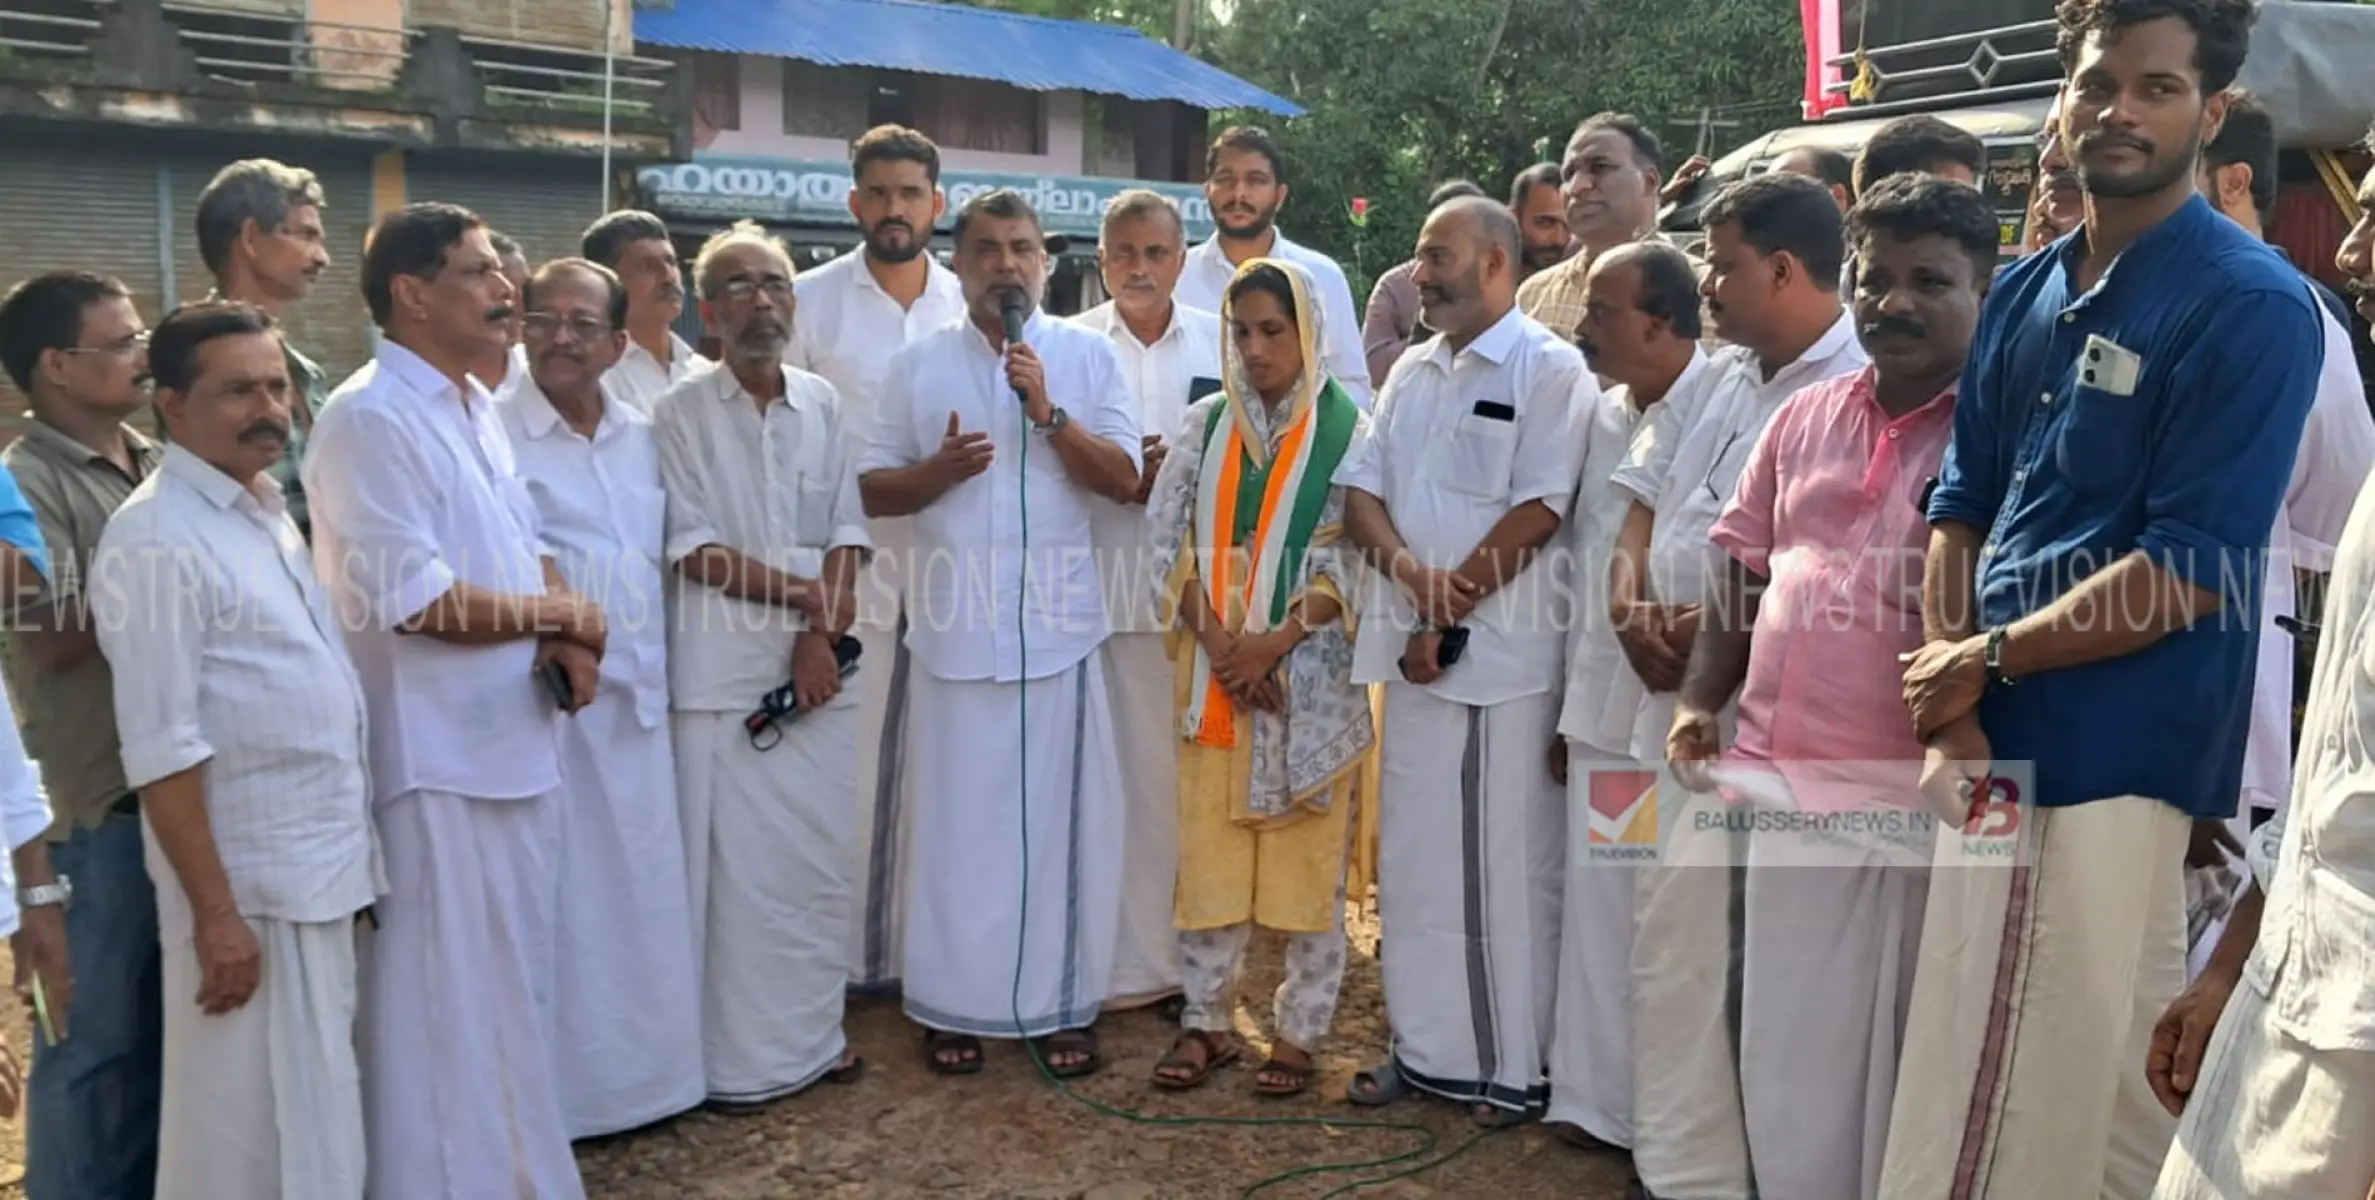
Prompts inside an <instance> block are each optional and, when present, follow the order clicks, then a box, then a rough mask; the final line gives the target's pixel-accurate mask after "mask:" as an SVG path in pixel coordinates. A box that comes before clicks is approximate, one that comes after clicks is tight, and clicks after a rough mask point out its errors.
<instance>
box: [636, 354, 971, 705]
mask: <svg viewBox="0 0 2375 1200" xmlns="http://www.w3.org/2000/svg"><path fill="white" fill-rule="evenodd" d="M782 370H783V394H782V395H781V396H778V397H776V398H774V399H772V400H770V401H768V402H767V406H766V410H765V412H764V413H762V412H761V411H760V408H759V404H758V401H757V400H755V399H753V398H752V396H751V394H750V393H749V392H748V391H746V390H744V389H743V386H742V383H741V381H740V380H738V379H736V378H735V377H734V372H732V371H730V370H727V369H726V368H725V367H724V366H720V367H718V368H717V369H716V370H712V371H704V372H702V373H701V374H699V375H695V376H693V377H692V378H691V379H688V380H686V381H685V382H683V383H680V384H678V385H677V386H676V387H675V388H674V389H673V390H671V391H670V392H669V393H668V394H667V395H666V396H663V397H661V398H660V404H659V408H658V409H657V410H656V411H655V412H654V413H653V414H652V430H653V432H654V434H656V435H657V440H658V442H659V456H660V480H661V483H662V485H663V486H664V487H665V488H666V490H667V493H668V523H667V530H668V535H667V542H666V547H665V552H666V556H667V560H668V565H669V566H670V567H671V568H673V567H674V566H675V565H676V564H677V563H679V562H682V561H683V560H684V559H685V557H686V556H687V555H690V554H691V553H692V552H694V551H695V550H698V549H700V548H701V547H703V546H709V545H717V546H724V547H725V548H727V549H729V550H735V551H739V552H741V553H742V554H745V555H748V556H749V557H751V558H755V559H757V560H759V561H760V562H762V563H765V564H766V565H767V566H769V567H772V568H774V569H775V570H778V571H784V572H788V573H790V574H793V575H799V576H802V577H805V578H809V579H815V578H818V577H819V576H821V575H823V574H824V570H825V554H826V553H827V552H828V551H831V550H837V549H840V548H841V547H844V546H855V547H858V548H860V549H869V548H871V546H872V543H871V542H869V541H868V540H867V538H866V516H865V514H866V509H865V505H864V503H863V502H862V501H861V500H860V499H859V498H858V474H857V455H858V446H859V442H858V437H859V432H860V431H858V430H856V429H852V428H850V426H849V415H848V413H847V412H845V411H844V410H843V408H842V404H841V397H840V395H839V394H838V393H837V392H835V391H834V389H833V385H832V384H829V383H826V382H825V381H824V380H823V379H820V378H818V377H817V376H815V375H811V374H809V373H808V372H806V371H803V370H800V369H798V368H796V367H788V366H787V367H784V368H783V369H782ZM934 445H935V448H937V445H938V443H934ZM667 590H668V610H669V625H670V628H672V629H673V630H675V643H674V645H673V646H672V647H671V648H670V652H669V656H668V675H669V684H670V692H671V694H672V695H673V697H674V700H675V706H676V707H677V708H679V709H681V710H684V711H687V712H731V713H747V712H750V711H751V710H753V709H755V708H757V707H758V704H759V698H760V697H761V696H764V695H766V694H767V693H768V692H771V691H773V690H775V689H776V688H779V687H782V686H783V685H784V682H785V681H786V680H788V679H790V678H791V670H792V643H793V641H794V640H795V639H796V638H797V637H798V636H799V634H800V632H801V631H802V630H804V629H806V628H808V618H807V617H805V616H803V615H801V614H800V613H798V612H796V611H793V610H791V609H788V608H778V607H776V606H774V605H769V604H757V603H753V602H751V601H748V600H738V599H736V598H734V597H732V596H729V595H727V594H726V593H725V592H724V591H723V590H721V589H718V588H713V587H709V586H707V585H705V584H701V583H696V582H694V581H693V580H690V579H687V578H685V577H684V576H683V575H682V574H679V573H678V572H676V571H674V570H670V571H669V572H668V589H667ZM873 669H875V670H883V671H887V670H889V669H890V664H888V663H877V664H873Z"/></svg>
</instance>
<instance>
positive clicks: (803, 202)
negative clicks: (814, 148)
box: [636, 155, 1212, 242]
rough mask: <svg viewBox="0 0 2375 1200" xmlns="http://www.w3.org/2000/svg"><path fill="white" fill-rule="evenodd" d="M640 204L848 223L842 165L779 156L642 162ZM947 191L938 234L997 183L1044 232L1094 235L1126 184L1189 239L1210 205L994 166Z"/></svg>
mask: <svg viewBox="0 0 2375 1200" xmlns="http://www.w3.org/2000/svg"><path fill="white" fill-rule="evenodd" d="M636 183H637V184H638V185H639V187H640V189H641V191H642V193H643V199H644V203H645V204H647V205H649V206H650V207H651V209H652V211H654V212H656V213H658V214H660V215H661V216H663V217H669V218H680V219H688V220H713V221H732V220H740V219H742V218H745V217H748V218H752V219H755V220H759V221H766V222H772V223H776V224H800V225H842V226H850V225H854V224H855V222H853V221H852V220H851V219H850V215H849V191H850V177H849V164H848V163H846V162H838V161H819V160H811V159H785V158H739V157H726V156H715V155H696V156H695V157H694V159H693V161H691V162H684V163H667V164H662V165H659V166H650V167H645V168H643V169H642V170H640V171H638V172H636ZM940 186H941V188H942V190H944V191H946V192H947V193H948V212H947V214H946V216H944V217H943V218H942V220H941V222H940V226H939V227H940V229H941V230H942V231H946V230H948V229H949V228H950V226H951V225H952V224H953V222H954V220H955V217H956V213H957V209H958V208H959V207H961V206H962V205H963V204H964V203H965V202H966V201H967V200H970V199H972V198H973V197H975V196H977V195H980V194H981V193H983V192H987V191H992V190H995V189H997V188H1012V189H1014V190H1015V191H1018V192H1021V193H1022V194H1023V197H1024V198H1025V199H1027V200H1029V201H1030V202H1031V206H1032V207H1033V208H1035V209H1037V210H1038V211H1039V219H1040V222H1041V224H1042V225H1044V226H1045V227H1046V229H1047V232H1049V233H1061V234H1064V235H1066V236H1068V237H1073V238H1081V239H1094V238H1095V237H1096V236H1097V231H1098V226H1099V225H1100V224H1101V223H1102V222H1103V220H1104V217H1105V206H1106V205H1108V204H1111V203H1112V202H1113V199H1114V197H1116V196H1118V195H1120V194H1121V193H1122V192H1124V191H1126V190H1128V189H1130V188H1140V187H1142V188H1151V189H1153V190H1154V191H1157V192H1161V193H1162V194H1164V195H1166V196H1169V197H1170V198H1171V199H1172V200H1173V201H1175V202H1177V203H1178V205H1179V211H1180V215H1181V216H1182V217H1184V218H1185V219H1186V223H1187V236H1188V240H1189V241H1191V242H1192V241H1201V240H1202V239H1204V238H1206V237H1209V236H1211V233H1212V207H1211V206H1210V205H1209V204H1207V203H1205V200H1204V191H1203V189H1202V188H1200V187H1198V186H1196V185H1195V184H1192V183H1156V182H1151V181H1147V180H1138V179H1109V178H1104V177H1100V176H1087V175H1020V174H1009V173H1005V172H997V171H955V170H943V171H941V173H940Z"/></svg>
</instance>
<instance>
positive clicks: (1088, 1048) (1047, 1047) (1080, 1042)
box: [1032, 1029, 1105, 1079]
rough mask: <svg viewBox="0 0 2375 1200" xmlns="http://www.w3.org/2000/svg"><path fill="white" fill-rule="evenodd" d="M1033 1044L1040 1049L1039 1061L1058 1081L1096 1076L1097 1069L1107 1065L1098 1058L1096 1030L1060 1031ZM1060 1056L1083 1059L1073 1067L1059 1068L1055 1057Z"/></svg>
mask: <svg viewBox="0 0 2375 1200" xmlns="http://www.w3.org/2000/svg"><path fill="white" fill-rule="evenodd" d="M1032 1044H1033V1045H1035V1046H1037V1047H1038V1049H1039V1061H1040V1063H1041V1064H1042V1065H1044V1066H1045V1067H1046V1068H1047V1073H1048V1074H1050V1075H1053V1076H1055V1077H1056V1078H1058V1079H1079V1078H1082V1077H1084V1076H1088V1075H1094V1074H1096V1073H1097V1068H1099V1067H1101V1066H1103V1065H1105V1064H1104V1062H1103V1061H1102V1060H1100V1059H1099V1058H1098V1057H1097V1031H1096V1030H1094V1029H1064V1030H1058V1031H1057V1032H1055V1033H1051V1034H1048V1035H1047V1036H1046V1037H1043V1038H1040V1039H1038V1040H1037V1041H1036V1042H1034V1043H1032ZM1059 1054H1077V1055H1080V1056H1082V1057H1081V1060H1080V1061H1079V1062H1076V1063H1073V1064H1072V1065H1071V1066H1068V1067H1059V1066H1057V1065H1056V1063H1055V1057H1056V1055H1059Z"/></svg>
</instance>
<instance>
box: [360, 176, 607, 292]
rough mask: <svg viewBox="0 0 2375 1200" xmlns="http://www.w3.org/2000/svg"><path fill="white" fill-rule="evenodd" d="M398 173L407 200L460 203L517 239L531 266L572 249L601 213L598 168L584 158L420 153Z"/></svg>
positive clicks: (577, 245)
mask: <svg viewBox="0 0 2375 1200" xmlns="http://www.w3.org/2000/svg"><path fill="white" fill-rule="evenodd" d="M405 177H406V181H407V182H406V191H407V193H408V194H409V195H410V197H411V198H412V199H413V200H416V201H417V200H442V201H445V202H446V203H449V204H459V205H461V206H462V207H464V208H467V209H469V210H471V211H472V212H475V213H477V214H478V215H479V216H482V217H485V218H486V220H487V223H488V224H489V225H492V226H494V227H495V228H496V229H499V230H501V231H502V232H504V233H507V234H510V235H511V236H512V237H514V238H517V239H519V243H520V247H521V249H523V250H524V251H525V252H526V253H527V256H528V265H529V266H530V267H534V266H535V265H536V264H538V263H542V262H547V261H550V260H552V259H556V258H566V257H569V256H571V255H574V254H576V253H577V252H578V248H579V245H580V243H581V241H582V239H583V238H584V236H585V230H586V226H588V225H591V224H593V223H594V220H595V218H597V217H600V216H601V215H602V212H603V208H602V167H601V164H600V163H599V162H597V161H596V160H594V159H590V158H587V159H557V158H556V159H540V158H535V157H531V156H528V155H524V154H512V155H506V156H503V157H502V158H500V159H495V158H489V157H482V156H464V155H425V154H424V155H415V156H413V157H412V158H411V160H410V161H409V162H408V163H407V164H406V167H405Z"/></svg>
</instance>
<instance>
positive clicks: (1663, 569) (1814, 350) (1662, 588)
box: [1615, 312, 1871, 604]
mask: <svg viewBox="0 0 2375 1200" xmlns="http://www.w3.org/2000/svg"><path fill="white" fill-rule="evenodd" d="M1870 361H1871V359H1870V358H1869V357H1867V356H1866V355H1865V354H1864V346H1863V343H1862V342H1859V341H1857V340H1856V336H1855V318H1854V317H1853V316H1851V315H1850V314H1848V313H1845V312H1842V313H1840V314H1839V319H1838V320H1837V321H1834V322H1832V324H1831V327H1830V328H1829V329H1828V330H1826V331H1825V332H1824V333H1823V335H1822V336H1821V337H1820V338H1817V339H1816V340H1815V343H1814V344H1813V345H1812V346H1809V347H1807V349H1806V352H1805V353H1804V354H1802V355H1800V356H1799V357H1798V360H1797V361H1796V362H1793V363H1791V364H1790V365H1788V366H1786V367H1783V368H1782V369H1781V370H1779V371H1776V372H1774V374H1773V377H1772V378H1771V379H1767V378H1765V373H1764V368H1763V367H1762V366H1760V365H1759V364H1758V362H1757V359H1756V356H1755V355H1753V354H1751V353H1749V352H1748V351H1747V350H1746V349H1745V348H1742V347H1738V346H1733V347H1727V348H1726V349H1724V350H1722V351H1719V352H1717V353H1716V354H1715V356H1714V357H1713V358H1711V359H1710V360H1709V361H1708V365H1707V368H1706V370H1705V372H1704V374H1705V375H1706V376H1707V379H1706V380H1705V384H1704V386H1702V387H1697V388H1693V389H1691V392H1690V393H1689V394H1687V395H1669V396H1668V397H1667V398H1666V403H1665V404H1664V405H1662V406H1661V408H1660V411H1659V412H1658V414H1657V415H1656V417H1655V418H1654V420H1655V421H1656V422H1657V424H1658V430H1657V432H1656V433H1655V434H1654V435H1653V436H1652V437H1650V438H1648V439H1645V440H1644V442H1643V450H1642V453H1641V455H1640V456H1638V457H1629V458H1627V459H1626V461H1625V463H1624V465H1623V466H1621V467H1618V468H1617V470H1616V477H1615V480H1616V486H1617V487H1619V488H1621V489H1623V490H1624V491H1625V492H1626V493H1628V494H1629V495H1630V496H1631V497H1632V498H1633V499H1635V500H1639V501H1640V502H1641V503H1643V504H1645V505H1648V506H1649V508H1650V509H1651V510H1652V511H1654V512H1656V513H1657V523H1656V525H1655V526H1653V527H1652V530H1651V533H1650V538H1649V591H1650V596H1651V598H1653V599H1655V600H1656V601H1657V602H1659V603H1661V604H1704V603H1706V601H1707V598H1708V597H1709V596H1710V595H1712V594H1713V593H1714V590H1715V586H1716V583H1717V581H1719V580H1721V579H1722V578H1723V573H1724V570H1725V567H1724V562H1725V559H1726V557H1727V556H1726V555H1725V554H1724V552H1723V551H1722V550H1720V549H1717V548H1716V546H1715V543H1713V542H1711V541H1709V540H1708V537H1707V534H1708V531H1709V530H1711V529H1713V528H1715V520H1716V518H1717V517H1720V516H1722V515H1723V511H1724V506H1725V505H1727V504H1730V503H1731V501H1732V492H1733V490H1734V489H1735V488H1737V487H1738V486H1739V483H1740V472H1741V471H1742V470H1744V469H1745V468H1746V467H1747V466H1748V459H1749V455H1750V453H1751V452H1752V451H1754V450H1755V449H1756V444H1757V438H1758V437H1760V436H1762V435H1763V433H1764V432H1765V425H1766V423H1767V422H1769V421H1771V420H1772V419H1773V414H1774V412H1775V411H1777V410H1779V409H1780V407H1781V402H1782V401H1784V400H1787V399H1789V397H1790V393H1792V392H1795V391H1797V390H1798V389H1799V388H1802V387H1805V386H1807V385H1808V384H1813V383H1820V382H1822V381H1823V380H1826V379H1834V378H1837V377H1838V376H1841V375H1845V374H1848V373H1850V372H1853V371H1860V370H1862V369H1863V368H1864V365H1865V364H1866V363H1868V362H1870ZM1677 391H1678V392H1679V391H1680V389H1679V388H1678V389H1677Z"/></svg>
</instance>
